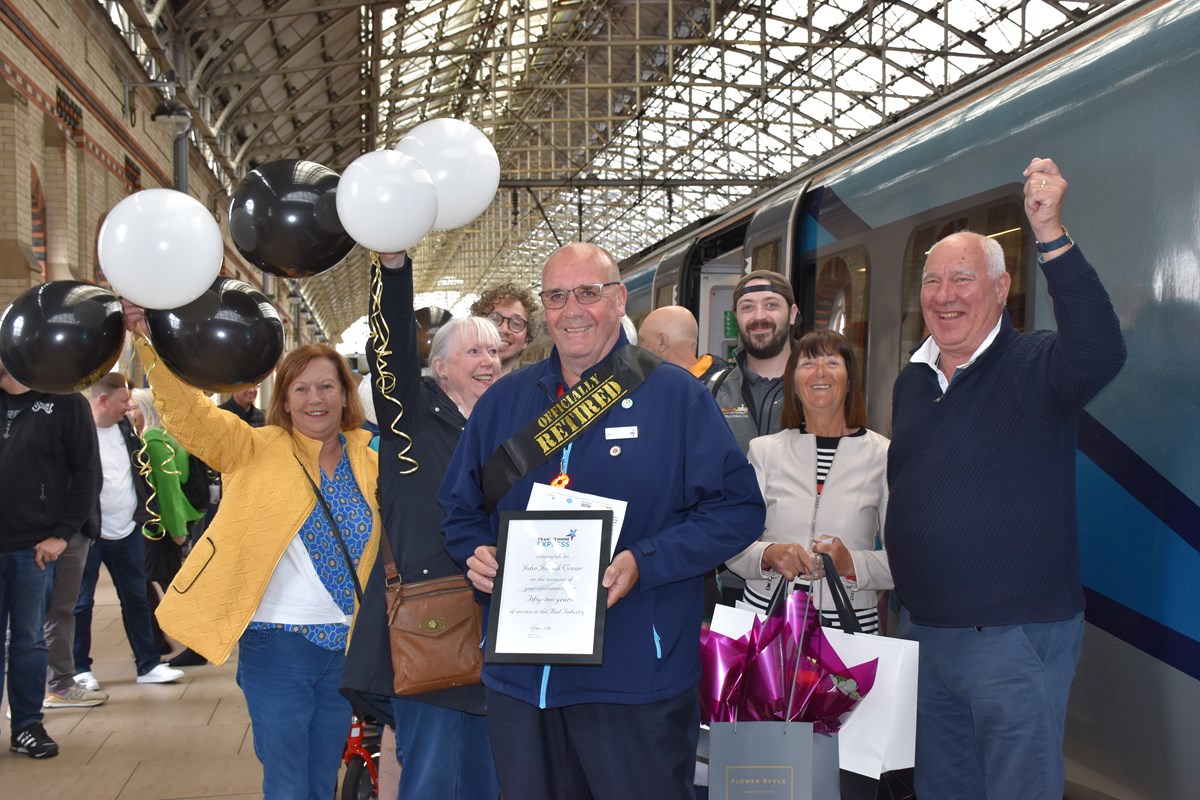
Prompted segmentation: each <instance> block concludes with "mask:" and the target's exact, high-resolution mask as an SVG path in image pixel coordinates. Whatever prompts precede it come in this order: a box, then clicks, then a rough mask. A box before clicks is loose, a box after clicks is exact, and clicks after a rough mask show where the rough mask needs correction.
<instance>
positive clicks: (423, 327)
mask: <svg viewBox="0 0 1200 800" xmlns="http://www.w3.org/2000/svg"><path fill="white" fill-rule="evenodd" d="M414 314H415V316H416V320H417V356H418V357H419V358H420V359H421V363H422V364H428V363H429V352H430V350H432V349H433V337H434V336H436V335H437V332H438V331H439V330H441V329H442V326H443V325H445V324H446V323H447V322H449V321H450V320H452V319H453V318H454V317H453V315H452V314H451V313H450V312H449V311H447V310H446V309H444V308H438V307H437V306H425V307H424V308H418V309H417V310H416V312H414Z"/></svg>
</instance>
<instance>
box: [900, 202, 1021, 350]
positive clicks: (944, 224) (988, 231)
mask: <svg viewBox="0 0 1200 800" xmlns="http://www.w3.org/2000/svg"><path fill="white" fill-rule="evenodd" d="M1024 220H1025V213H1024V209H1023V206H1022V204H1021V203H1020V202H1019V201H1017V200H1013V199H1005V200H1003V201H1001V202H998V203H995V204H992V205H989V206H984V207H981V208H977V209H972V210H971V211H968V212H962V213H959V214H957V215H955V216H954V217H950V218H945V219H942V220H940V221H938V222H937V223H935V224H933V225H927V226H924V227H921V228H917V229H916V230H914V231H913V232H912V234H911V235H910V236H909V237H908V246H907V247H906V248H905V250H904V283H903V286H902V287H901V290H900V292H901V322H900V331H901V333H900V354H899V355H900V367H901V368H903V367H904V365H905V364H907V363H908V358H909V353H910V352H911V351H912V349H913V348H915V347H916V346H917V345H919V344H920V343H921V342H922V341H923V340H924V339H925V337H926V336H927V335H928V334H929V331H927V330H926V329H925V319H924V317H923V316H922V315H921V271H922V270H923V269H924V267H925V256H926V254H927V253H928V252H929V250H930V248H932V247H933V245H934V244H936V243H937V242H939V241H941V240H942V239H944V238H946V237H947V236H949V235H950V234H952V233H958V232H960V231H974V232H976V233H982V234H984V235H985V236H990V237H991V238H993V239H995V240H996V241H998V242H999V243H1000V246H1001V247H1002V248H1003V249H1004V266H1005V268H1006V269H1007V270H1008V274H1009V275H1011V276H1012V288H1011V289H1010V290H1009V292H1008V314H1009V317H1010V318H1011V320H1012V324H1013V327H1015V328H1016V329H1017V330H1025V316H1026V313H1025V312H1026V304H1027V303H1026V280H1025V275H1026V273H1027V272H1028V269H1027V264H1026V254H1027V252H1028V249H1029V248H1028V246H1027V245H1028V242H1027V241H1026V236H1028V233H1027V231H1026V228H1025V222H1024Z"/></svg>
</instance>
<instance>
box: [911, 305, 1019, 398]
mask: <svg viewBox="0 0 1200 800" xmlns="http://www.w3.org/2000/svg"><path fill="white" fill-rule="evenodd" d="M1003 320H1004V316H1003V315H1001V317H1000V319H998V320H996V327H994V328H992V332H991V333H989V334H988V335H987V338H985V339H984V340H983V342H982V343H981V344H980V345H979V347H977V348H976V349H975V352H974V353H972V354H971V357H970V358H969V359H967V362H966V363H965V364H959V365H958V369H955V370H954V374H955V375H957V374H958V370H960V369H966V368H967V367H969V366H971V365H972V364H974V363H975V359H977V358H979V357H980V356H981V355H983V351H984V350H987V349H988V348H989V347H991V346H992V342H994V341H996V336H997V335H998V334H999V333H1000V323H1001V322H1002V321H1003ZM941 357H942V350H941V348H940V347H938V346H937V342H935V341H933V337H932V336H928V337H926V338H925V343H924V344H922V345H921V346H920V347H918V348H917V349H916V350H915V351H914V352H913V354H912V357H910V358H909V359H908V360H909V361H910V362H912V363H913V364H928V365H929V367H930V369H932V370H933V371H934V373H935V374H936V375H937V379H938V386H940V387H941V389H942V394H945V393H946V390H947V389H948V388H950V379H949V378H947V377H946V374H945V373H944V372H942V370H941V369H940V368H939V367H938V361H939V360H940V359H941Z"/></svg>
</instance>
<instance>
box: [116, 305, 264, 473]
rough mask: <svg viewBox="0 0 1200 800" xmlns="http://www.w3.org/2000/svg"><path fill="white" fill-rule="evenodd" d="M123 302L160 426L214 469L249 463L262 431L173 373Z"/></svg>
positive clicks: (141, 315) (134, 310)
mask: <svg viewBox="0 0 1200 800" xmlns="http://www.w3.org/2000/svg"><path fill="white" fill-rule="evenodd" d="M121 303H122V304H123V306H124V308H125V327H126V329H127V330H129V331H130V332H132V333H133V334H134V337H133V346H134V349H135V350H136V351H137V354H138V358H140V359H141V361H142V367H143V368H144V369H145V370H146V377H147V379H148V380H149V381H150V387H151V388H152V389H153V390H154V405H155V407H156V408H157V409H158V413H159V415H160V416H161V417H162V421H163V427H164V428H166V429H167V430H168V431H170V432H171V435H172V436H174V437H175V438H176V439H178V440H179V443H180V444H182V445H183V447H184V449H185V450H187V451H188V452H189V453H192V454H194V455H195V456H196V457H197V458H199V459H200V460H201V461H204V462H205V463H206V464H208V465H209V466H210V467H212V468H213V469H215V470H217V471H218V472H234V471H236V470H237V469H238V468H240V467H242V466H244V465H245V464H247V463H249V462H250V461H251V460H252V459H253V458H254V454H255V451H256V450H257V448H258V446H259V444H260V441H261V438H262V436H263V434H262V432H261V431H260V430H259V429H256V428H251V427H250V426H249V425H248V424H247V423H245V422H244V421H242V420H241V419H239V418H238V417H237V416H236V415H234V414H231V413H229V412H228V411H222V410H221V409H219V408H217V407H216V405H215V404H214V403H213V402H212V401H211V400H210V399H209V398H208V396H207V395H206V394H204V393H203V392H202V391H200V390H199V389H197V388H195V387H194V386H190V385H188V384H187V383H184V382H183V381H182V380H181V379H180V378H178V377H177V376H176V375H175V374H174V373H173V372H171V370H169V369H168V368H167V366H166V364H163V363H162V362H161V360H160V359H159V357H158V353H157V352H155V350H154V347H153V346H152V345H151V344H150V341H149V339H147V338H146V330H147V329H146V321H145V312H144V311H143V310H142V309H141V308H139V307H138V306H135V305H133V304H132V303H130V302H129V301H128V300H122V301H121ZM276 430H278V429H276Z"/></svg>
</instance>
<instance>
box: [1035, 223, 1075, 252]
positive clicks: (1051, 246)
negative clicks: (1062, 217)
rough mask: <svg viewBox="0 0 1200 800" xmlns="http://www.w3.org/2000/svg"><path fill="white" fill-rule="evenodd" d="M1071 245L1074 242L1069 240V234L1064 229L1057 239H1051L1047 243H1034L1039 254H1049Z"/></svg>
mask: <svg viewBox="0 0 1200 800" xmlns="http://www.w3.org/2000/svg"><path fill="white" fill-rule="evenodd" d="M1073 243H1074V240H1073V239H1071V234H1069V233H1067V229H1066V228H1063V229H1062V236H1060V237H1058V238H1057V239H1051V240H1050V241H1048V242H1036V244H1037V249H1038V252H1039V253H1051V252H1053V251H1055V250H1057V249H1058V248H1060V247H1066V246H1067V245H1069V244H1073Z"/></svg>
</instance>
